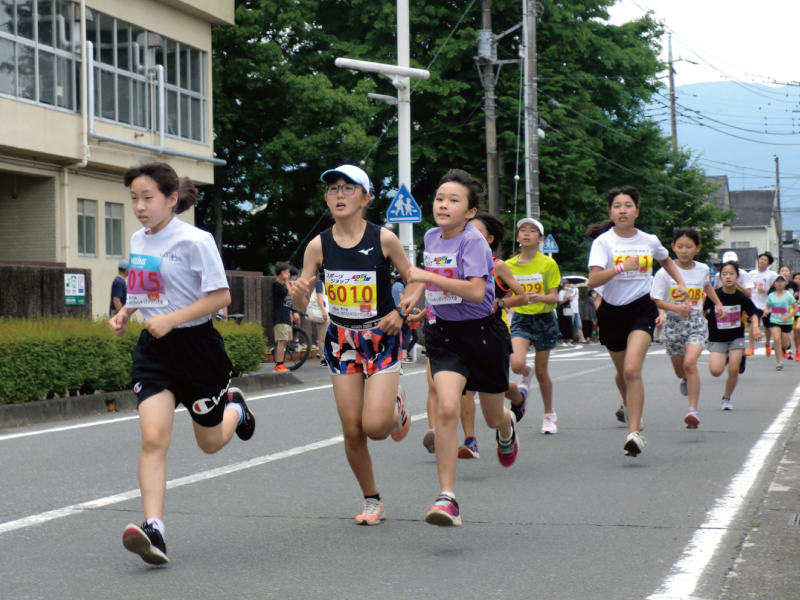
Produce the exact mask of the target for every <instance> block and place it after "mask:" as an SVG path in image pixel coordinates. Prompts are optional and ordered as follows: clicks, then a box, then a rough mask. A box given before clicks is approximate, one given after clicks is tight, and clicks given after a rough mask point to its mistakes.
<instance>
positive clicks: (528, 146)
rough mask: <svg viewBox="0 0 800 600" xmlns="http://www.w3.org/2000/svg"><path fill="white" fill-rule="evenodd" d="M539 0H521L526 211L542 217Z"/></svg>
mask: <svg viewBox="0 0 800 600" xmlns="http://www.w3.org/2000/svg"><path fill="white" fill-rule="evenodd" d="M536 7H537V2H536V0H522V12H523V15H524V19H523V24H524V33H523V38H524V43H525V215H526V216H528V217H533V218H534V219H538V218H539V110H538V108H537V105H536V103H537V101H538V100H537V96H538V94H537V76H536Z"/></svg>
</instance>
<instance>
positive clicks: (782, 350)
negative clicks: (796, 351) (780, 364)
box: [781, 348, 789, 358]
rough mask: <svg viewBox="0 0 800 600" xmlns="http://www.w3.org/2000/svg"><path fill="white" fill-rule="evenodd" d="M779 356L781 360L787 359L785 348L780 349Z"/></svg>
mask: <svg viewBox="0 0 800 600" xmlns="http://www.w3.org/2000/svg"><path fill="white" fill-rule="evenodd" d="M781 356H783V358H789V355H788V353H787V352H786V348H781Z"/></svg>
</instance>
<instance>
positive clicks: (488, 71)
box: [481, 0, 500, 215]
mask: <svg viewBox="0 0 800 600" xmlns="http://www.w3.org/2000/svg"><path fill="white" fill-rule="evenodd" d="M483 32H484V35H486V36H487V38H488V40H489V42H490V56H489V57H488V58H485V57H484V58H483V59H481V63H482V65H481V72H482V75H483V98H484V112H485V115H486V187H487V188H488V192H489V212H490V213H492V214H493V215H497V214H499V212H500V206H499V205H500V182H499V181H498V179H497V116H496V112H495V109H496V101H497V97H496V96H495V89H494V67H493V64H492V58H493V56H492V55H493V54H494V52H493V48H494V39H493V38H492V0H483Z"/></svg>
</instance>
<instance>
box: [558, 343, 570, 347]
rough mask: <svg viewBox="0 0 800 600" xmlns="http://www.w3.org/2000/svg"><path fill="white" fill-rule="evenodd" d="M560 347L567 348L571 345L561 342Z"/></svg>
mask: <svg viewBox="0 0 800 600" xmlns="http://www.w3.org/2000/svg"><path fill="white" fill-rule="evenodd" d="M559 346H561V347H562V348H567V347H568V346H569V344H567V342H561V343H560V344H559Z"/></svg>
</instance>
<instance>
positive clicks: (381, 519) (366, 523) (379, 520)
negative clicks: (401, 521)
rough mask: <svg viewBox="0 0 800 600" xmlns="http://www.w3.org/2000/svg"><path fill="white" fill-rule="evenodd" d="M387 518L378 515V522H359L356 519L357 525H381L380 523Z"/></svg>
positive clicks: (383, 515)
mask: <svg viewBox="0 0 800 600" xmlns="http://www.w3.org/2000/svg"><path fill="white" fill-rule="evenodd" d="M385 518H386V515H385V514H382V515H378V519H377V520H373V519H361V520H359V519H358V517H356V525H380V522H381V521H383V520H384V519H385Z"/></svg>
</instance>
